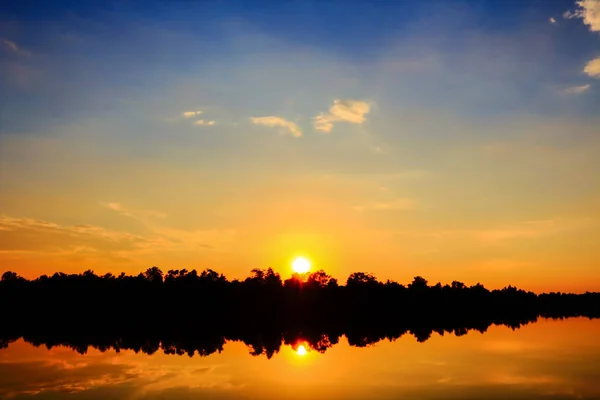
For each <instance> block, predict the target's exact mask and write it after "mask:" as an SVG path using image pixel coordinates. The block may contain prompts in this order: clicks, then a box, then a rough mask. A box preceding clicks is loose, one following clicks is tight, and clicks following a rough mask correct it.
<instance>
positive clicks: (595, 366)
mask: <svg viewBox="0 0 600 400" xmlns="http://www.w3.org/2000/svg"><path fill="white" fill-rule="evenodd" d="M599 338H600V320H589V319H585V318H574V319H568V320H562V321H553V320H544V319H541V320H540V321H538V322H537V323H533V324H528V325H526V326H523V327H521V328H520V329H516V330H512V329H511V328H509V327H506V326H491V327H490V328H489V329H488V330H487V331H486V332H485V333H479V332H477V331H469V332H468V333H467V334H466V335H463V336H455V335H449V334H445V335H443V336H440V335H439V334H437V333H434V334H433V335H432V336H431V337H430V338H429V339H428V340H427V341H425V342H424V343H419V342H417V340H416V338H415V337H414V336H412V335H410V334H405V335H403V336H402V337H400V338H398V339H396V340H394V341H388V340H383V341H380V342H378V343H376V344H374V345H370V346H366V347H356V346H350V345H349V344H348V342H347V340H346V339H345V338H344V337H342V338H341V340H340V342H339V343H338V344H336V345H333V346H332V347H330V348H328V349H327V350H326V351H325V352H324V353H319V352H317V351H314V350H312V349H311V348H310V346H309V345H308V343H304V342H302V341H299V342H297V343H295V344H294V345H293V346H289V345H283V346H282V347H281V348H280V350H279V352H277V353H276V354H274V355H273V357H271V358H270V359H268V358H267V357H266V356H264V355H261V356H252V355H250V353H249V351H250V349H249V348H248V346H246V345H245V344H244V343H241V342H228V343H226V344H225V346H224V348H223V351H222V352H220V353H219V352H217V353H214V354H211V355H209V356H206V357H201V356H199V355H198V354H197V353H196V355H194V356H193V357H189V356H188V355H173V354H164V353H163V352H162V351H161V350H159V351H157V352H156V353H154V354H152V355H148V354H144V353H142V352H138V353H136V352H134V351H131V350H122V351H120V352H116V351H115V350H113V349H109V350H106V351H103V352H102V351H100V350H98V349H95V348H89V349H88V350H87V352H86V354H79V353H78V352H76V351H74V350H72V349H70V348H67V347H64V346H55V347H52V348H51V349H48V348H47V347H46V346H45V345H43V344H42V345H39V346H38V347H35V346H34V345H32V344H30V343H27V342H25V341H24V340H23V339H19V340H17V341H15V342H13V343H11V344H10V345H9V346H8V348H5V349H3V350H0V398H11V399H34V398H35V399H77V400H79V399H90V400H91V399H127V400H134V399H148V400H150V399H165V400H166V399H173V400H179V399H223V400H228V399H357V400H358V399H361V400H363V399H482V398H486V399H508V398H510V399H600V339H599Z"/></svg>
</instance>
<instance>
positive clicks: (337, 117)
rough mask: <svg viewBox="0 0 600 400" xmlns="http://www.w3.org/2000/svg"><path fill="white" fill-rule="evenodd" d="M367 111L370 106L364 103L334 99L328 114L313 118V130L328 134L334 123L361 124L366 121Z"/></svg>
mask: <svg viewBox="0 0 600 400" xmlns="http://www.w3.org/2000/svg"><path fill="white" fill-rule="evenodd" d="M369 111H371V106H370V105H369V103H367V102H365V101H361V100H340V99H335V100H334V101H333V106H331V108H330V109H329V112H327V113H321V114H319V115H317V116H316V117H315V118H314V121H315V122H314V123H315V129H316V130H318V131H321V132H325V133H329V132H331V130H332V129H333V125H334V123H336V122H348V123H351V124H362V123H363V122H365V121H366V117H365V115H367V114H368V113H369Z"/></svg>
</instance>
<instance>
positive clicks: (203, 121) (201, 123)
mask: <svg viewBox="0 0 600 400" xmlns="http://www.w3.org/2000/svg"><path fill="white" fill-rule="evenodd" d="M215 124H216V122H215V121H212V120H211V121H205V120H203V119H199V120H197V121H194V125H200V126H202V125H206V126H213V125H215Z"/></svg>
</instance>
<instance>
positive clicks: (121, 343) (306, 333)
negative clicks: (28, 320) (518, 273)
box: [0, 318, 537, 359]
mask: <svg viewBox="0 0 600 400" xmlns="http://www.w3.org/2000/svg"><path fill="white" fill-rule="evenodd" d="M536 320H537V319H536V318H534V319H531V320H504V321H501V322H491V321H490V322H489V323H488V324H487V325H485V326H483V325H482V322H481V321H479V322H478V323H477V324H475V325H472V326H439V325H437V326H425V325H422V324H421V325H419V326H405V327H401V326H399V325H397V326H394V327H390V326H388V327H386V326H372V327H369V328H364V327H363V328H352V327H348V328H347V329H346V330H343V329H340V328H339V327H329V328H323V329H319V328H318V327H311V329H308V330H306V329H299V328H294V329H290V330H288V331H286V332H281V331H277V330H273V331H272V330H256V331H239V332H231V333H228V334H226V335H218V334H198V335H195V334H182V333H177V332H173V333H172V334H168V335H165V336H160V337H158V336H154V337H147V336H145V335H143V334H139V335H125V336H122V335H117V334H115V335H105V336H73V335H64V336H61V335H55V334H53V335H44V334H43V333H36V334H34V335H24V336H23V339H24V340H25V341H26V342H28V343H31V344H32V345H34V346H36V347H39V346H45V347H47V348H48V349H51V348H53V347H56V346H65V347H68V348H70V349H72V350H74V351H76V352H78V353H80V354H86V353H87V352H88V350H89V348H94V349H97V350H99V351H101V352H105V351H108V350H114V351H117V352H119V351H121V350H131V351H133V352H135V353H143V354H149V355H151V354H155V353H157V352H159V351H162V352H163V353H164V354H174V355H180V356H182V355H187V356H189V357H193V356H194V355H196V354H197V355H198V356H200V357H206V356H209V355H211V354H214V353H221V352H222V351H223V350H224V347H225V344H226V343H227V342H230V341H241V342H242V343H244V344H245V345H246V346H248V351H249V354H250V355H252V356H265V357H267V358H268V359H270V358H272V357H273V356H274V355H275V354H277V353H279V351H280V349H281V346H282V345H285V346H290V347H291V348H292V349H293V350H294V351H298V349H299V347H300V346H303V347H304V348H305V349H306V350H307V351H315V352H318V353H325V352H326V351H327V350H328V349H329V348H331V347H332V346H334V345H336V344H338V343H339V341H340V338H341V336H342V335H343V336H345V337H346V339H347V341H348V344H349V345H350V346H353V347H368V346H372V345H375V344H376V343H378V342H380V341H382V340H387V341H390V342H391V341H395V340H397V339H399V338H400V337H402V336H404V335H406V334H409V335H411V336H413V337H414V338H415V339H416V340H417V342H419V343H422V342H426V341H427V340H428V339H429V338H430V337H431V335H432V334H433V333H437V334H439V335H441V336H443V335H445V334H451V335H456V336H462V335H466V334H467V333H468V332H469V331H471V330H475V331H477V332H481V333H483V332H485V331H486V330H487V328H488V327H489V326H490V325H504V326H508V327H510V328H512V329H518V328H520V327H521V326H524V325H526V324H528V323H530V322H535V321H536ZM342 332H343V333H342ZM19 338H20V336H14V335H13V336H7V337H3V338H0V348H6V347H8V345H9V344H10V343H12V342H14V341H16V340H18V339H19Z"/></svg>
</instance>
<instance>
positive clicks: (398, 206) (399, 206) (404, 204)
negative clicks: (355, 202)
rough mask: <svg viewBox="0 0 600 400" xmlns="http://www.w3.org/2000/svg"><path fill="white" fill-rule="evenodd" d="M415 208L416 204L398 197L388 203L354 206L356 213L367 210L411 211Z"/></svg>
mask: <svg viewBox="0 0 600 400" xmlns="http://www.w3.org/2000/svg"><path fill="white" fill-rule="evenodd" d="M415 207H416V202H415V201H414V200H413V199H410V198H407V197H400V198H397V199H394V200H390V201H384V202H374V203H369V204H365V205H361V206H354V207H353V208H354V209H355V210H356V211H359V212H362V211H367V210H412V209H414V208H415Z"/></svg>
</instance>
